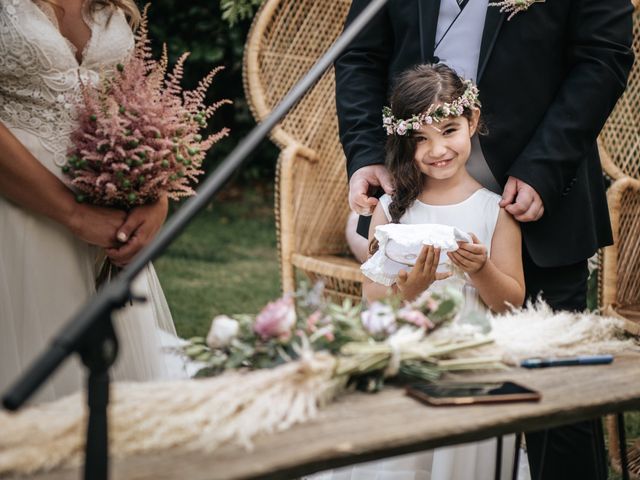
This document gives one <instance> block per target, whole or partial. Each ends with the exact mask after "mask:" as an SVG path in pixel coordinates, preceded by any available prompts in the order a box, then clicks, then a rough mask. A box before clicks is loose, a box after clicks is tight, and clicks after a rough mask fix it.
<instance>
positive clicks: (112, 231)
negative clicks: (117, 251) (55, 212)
mask: <svg viewBox="0 0 640 480" xmlns="http://www.w3.org/2000/svg"><path fill="white" fill-rule="evenodd" d="M126 217H127V214H126V212H124V211H122V210H116V209H115V208H105V207H96V206H95V205H89V204H85V203H77V204H76V205H75V206H74V208H73V211H72V213H71V215H69V218H68V221H67V222H66V223H67V226H68V227H69V229H70V230H71V232H72V233H73V234H74V235H75V236H76V237H78V238H79V239H80V240H83V241H84V242H87V243H89V244H91V245H97V246H99V247H102V248H110V247H115V246H117V245H119V242H118V241H117V239H116V232H117V230H118V228H119V227H120V225H122V223H123V222H124V221H125V219H126Z"/></svg>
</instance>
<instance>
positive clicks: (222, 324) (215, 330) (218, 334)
mask: <svg viewBox="0 0 640 480" xmlns="http://www.w3.org/2000/svg"><path fill="white" fill-rule="evenodd" d="M239 330H240V324H238V322H237V320H234V319H233V318H230V317H227V316H226V315H218V316H217V317H215V318H214V319H213V321H212V322H211V329H210V330H209V333H208V334H207V345H209V347H211V348H224V347H226V346H227V345H229V344H230V343H231V340H233V339H234V338H236V337H237V336H238V332H239Z"/></svg>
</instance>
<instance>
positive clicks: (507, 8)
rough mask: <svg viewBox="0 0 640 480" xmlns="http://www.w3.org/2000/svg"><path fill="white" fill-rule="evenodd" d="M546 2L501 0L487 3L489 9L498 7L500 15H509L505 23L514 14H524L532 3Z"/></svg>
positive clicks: (536, 0)
mask: <svg viewBox="0 0 640 480" xmlns="http://www.w3.org/2000/svg"><path fill="white" fill-rule="evenodd" d="M545 1H546V0H501V1H499V2H492V3H489V6H491V7H500V13H502V12H507V13H510V14H511V15H509V18H507V21H509V20H511V18H513V16H514V15H515V14H516V13H520V12H524V11H525V10H527V9H528V8H529V7H530V6H531V5H533V4H534V3H544V2H545Z"/></svg>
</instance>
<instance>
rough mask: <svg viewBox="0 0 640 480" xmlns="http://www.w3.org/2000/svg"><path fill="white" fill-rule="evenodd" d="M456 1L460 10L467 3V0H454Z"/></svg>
mask: <svg viewBox="0 0 640 480" xmlns="http://www.w3.org/2000/svg"><path fill="white" fill-rule="evenodd" d="M456 1H457V2H458V6H459V7H460V10H462V9H463V8H464V7H465V6H466V5H467V3H469V0H456Z"/></svg>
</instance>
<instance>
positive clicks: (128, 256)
mask: <svg viewBox="0 0 640 480" xmlns="http://www.w3.org/2000/svg"><path fill="white" fill-rule="evenodd" d="M168 210H169V201H168V200H167V198H166V197H164V196H163V197H161V198H160V199H159V200H158V201H157V202H155V203H151V204H148V205H142V206H140V207H136V208H134V209H133V210H131V211H130V212H129V215H127V218H126V221H124V223H122V224H121V226H119V227H120V228H118V230H117V239H118V240H119V242H120V243H119V246H118V247H117V248H109V249H107V256H108V257H109V259H110V260H111V261H112V262H113V263H114V264H115V265H117V266H119V267H124V266H125V265H127V264H128V263H129V262H131V260H132V259H133V257H135V256H136V254H137V253H138V252H139V251H140V250H142V249H143V248H144V247H145V246H147V244H148V243H149V242H150V241H151V240H152V239H153V237H154V236H155V235H156V233H158V231H159V230H160V228H161V227H162V224H163V223H164V221H165V219H166V218H167V212H168Z"/></svg>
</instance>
